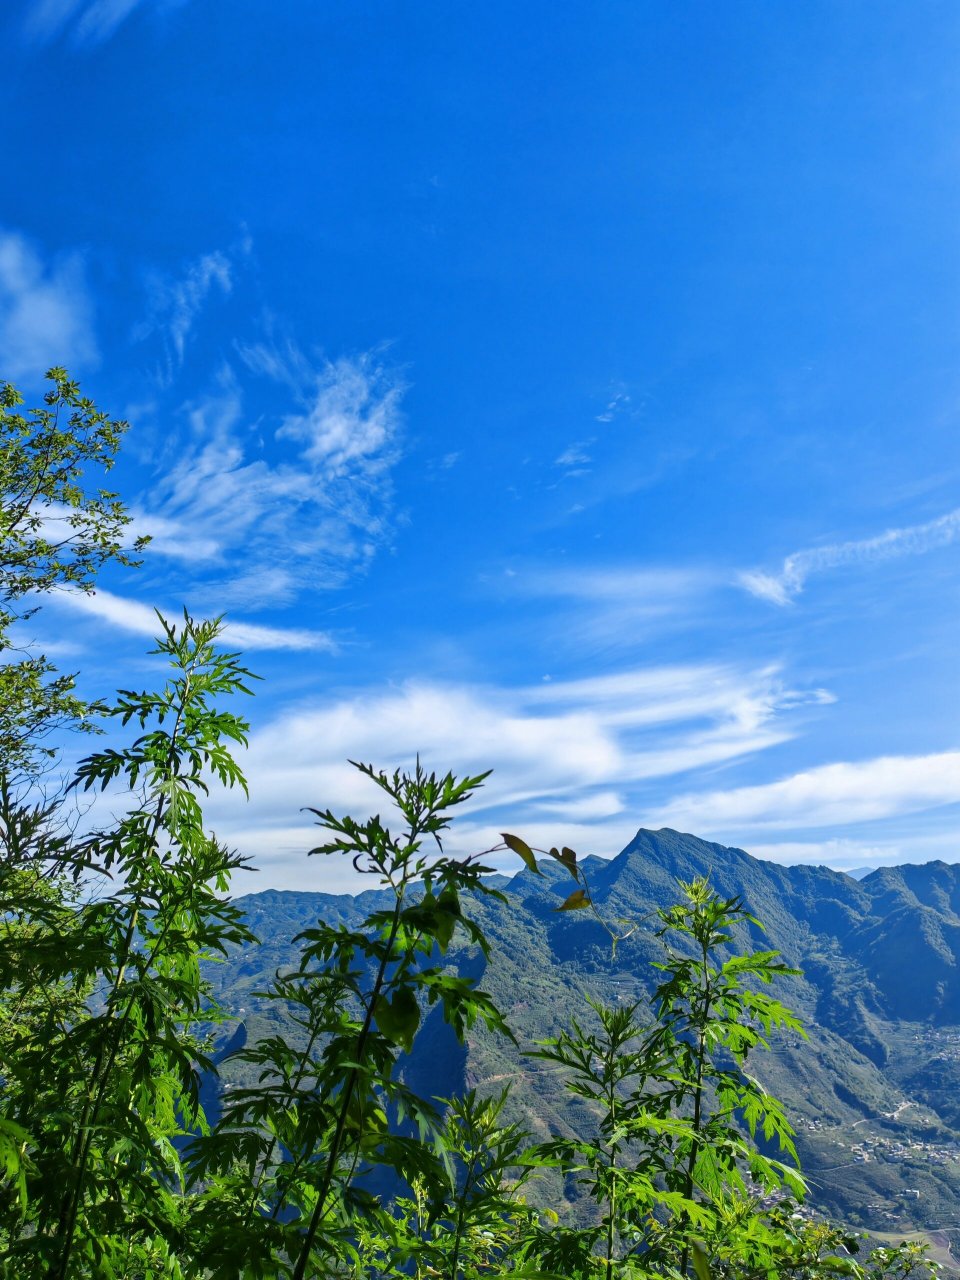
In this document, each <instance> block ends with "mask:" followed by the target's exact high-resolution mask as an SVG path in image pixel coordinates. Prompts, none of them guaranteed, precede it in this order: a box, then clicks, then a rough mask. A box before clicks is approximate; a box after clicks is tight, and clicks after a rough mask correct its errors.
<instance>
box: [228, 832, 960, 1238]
mask: <svg viewBox="0 0 960 1280" xmlns="http://www.w3.org/2000/svg"><path fill="white" fill-rule="evenodd" d="M582 866H583V868H584V871H585V873H586V876H587V879H588V881H589V885H590V893H591V897H592V899H593V902H594V903H595V905H596V906H597V908H598V910H599V911H600V913H601V914H602V915H603V916H604V917H605V918H606V919H608V920H612V921H617V920H619V921H625V922H627V923H626V924H624V925H623V931H624V933H625V934H628V936H625V937H624V938H623V939H622V940H621V941H620V943H619V945H618V946H617V947H616V948H615V949H613V948H612V947H611V940H610V936H609V934H608V933H607V932H606V931H605V930H604V928H603V926H602V924H601V923H600V922H599V921H598V920H596V919H595V918H594V917H592V916H591V915H590V914H589V913H587V912H563V913H558V911H557V907H558V906H559V904H560V903H561V902H562V901H563V899H564V898H565V897H566V896H567V894H568V893H569V890H570V880H569V878H568V876H567V873H566V871H565V870H564V869H563V868H562V867H558V866H557V865H556V864H553V863H549V864H541V870H542V874H541V875H535V874H534V873H533V872H532V871H530V870H528V869H526V868H523V869H521V870H520V871H519V872H518V874H516V875H515V876H513V877H512V878H507V877H498V878H497V879H496V884H497V886H498V887H500V888H501V889H502V891H503V893H504V895H505V897H506V902H505V903H499V902H496V901H492V900H490V899H482V900H478V901H477V902H476V904H474V905H475V909H474V910H473V911H472V913H473V914H474V916H475V918H476V919H477V920H478V922H479V923H480V924H481V926H482V927H483V929H484V931H485V932H486V934H487V936H488V938H489V940H490V942H491V946H492V952H491V957H490V960H489V962H485V961H484V959H483V956H482V954H481V953H480V952H479V951H478V950H477V949H476V948H468V947H467V946H466V945H462V946H461V947H460V948H459V949H456V948H455V949H454V951H453V953H452V960H453V963H455V964H457V966H458V967H459V968H460V969H461V971H464V972H469V973H471V974H472V975H474V976H476V977H477V978H478V979H479V983H480V985H481V986H482V987H483V989H484V990H486V991H487V992H489V994H490V995H491V996H492V997H493V998H494V999H495V1000H496V1001H497V1003H498V1004H499V1006H500V1008H501V1009H502V1010H503V1012H504V1013H505V1014H506V1016H507V1020H508V1022H509V1023H510V1025H511V1027H512V1028H513V1030H514V1032H515V1034H516V1037H517V1040H518V1041H519V1044H520V1049H519V1050H518V1049H517V1048H516V1047H515V1046H513V1045H511V1044H510V1043H509V1042H508V1041H505V1040H504V1039H503V1038H498V1037H494V1036H493V1035H492V1034H490V1033H488V1032H486V1031H482V1030H480V1031H472V1032H471V1033H470V1036H469V1039H468V1042H467V1044H466V1046H465V1047H460V1046H458V1045H457V1044H456V1043H455V1042H454V1040H453V1037H452V1034H451V1033H450V1030H449V1028H448V1027H447V1026H446V1025H445V1024H444V1023H443V1021H442V1018H441V1016H440V1013H439V1010H434V1011H432V1012H431V1013H430V1014H429V1015H428V1016H427V1017H426V1018H425V1020H424V1024H423V1027H422V1029H421V1032H420V1035H419V1037H418V1040H417V1046H416V1048H415V1051H414V1054H413V1055H412V1057H411V1058H410V1059H409V1060H408V1061H407V1062H406V1063H405V1065H404V1068H403V1069H404V1073H405V1075H406V1077H407V1079H408V1081H409V1083H410V1084H412V1085H413V1086H414V1087H415V1088H417V1089H418V1090H420V1091H421V1092H422V1093H424V1094H425V1095H427V1096H438V1097H446V1096H450V1095H452V1094H454V1093H457V1092H459V1091H462V1090H463V1089H465V1088H470V1087H474V1086H475V1087H477V1088H478V1089H480V1090H481V1091H484V1090H486V1091H492V1090H499V1089H502V1088H503V1087H504V1085H505V1084H507V1083H509V1084H510V1085H511V1095H510V1104H509V1106H510V1111H511V1114H513V1115H516V1116H520V1117H521V1118H522V1119H523V1120H524V1122H525V1124H526V1125H527V1127H528V1129H529V1130H530V1132H531V1134H532V1135H533V1137H534V1138H535V1139H538V1140H539V1139H545V1138H547V1137H549V1136H551V1135H552V1134H557V1133H569V1132H575V1131H577V1130H578V1128H580V1129H582V1126H584V1125H590V1124H591V1123H592V1117H591V1116H590V1114H589V1111H588V1110H587V1109H586V1108H585V1105H584V1104H583V1102H582V1101H580V1100H579V1099H577V1098H575V1097H573V1096H571V1095H570V1094H569V1093H567V1092H566V1091H565V1090H564V1088H563V1083H562V1080H561V1079H559V1078H558V1077H557V1076H556V1075H555V1074H554V1073H552V1072H551V1071H549V1070H546V1069H545V1068H544V1067H543V1065H542V1064H540V1063H536V1062H533V1061H531V1060H529V1059H525V1058H524V1056H523V1053H522V1050H523V1049H524V1048H529V1047H532V1046H533V1044H534V1042H535V1041H537V1040H539V1039H542V1038H544V1037H546V1036H551V1035H555V1034H557V1033H558V1032H559V1031H560V1029H561V1028H562V1027H563V1026H564V1025H566V1024H567V1023H568V1021H569V1019H570V1017H571V1016H575V1017H577V1018H579V1019H581V1020H584V1019H588V1018H589V1014H590V1011H589V1008H588V1006H587V1005H586V999H585V997H586V996H587V995H590V996H592V997H596V998H600V999H602V1000H605V1001H608V1002H610V1001H623V1000H629V1001H635V1000H639V1001H641V1002H643V1001H646V1000H647V998H648V997H649V994H650V992H651V991H652V990H653V988H654V986H655V985H656V982H657V980H658V971H657V970H656V969H655V968H653V964H654V963H655V962H656V961H657V960H658V959H660V958H661V957H662V943H661V942H660V940H659V939H658V938H657V936H656V934H655V928H656V925H657V924H658V920H657V918H656V909H657V908H659V907H668V906H670V905H672V904H673V903H674V902H675V901H676V900H677V897H678V884H677V882H678V881H690V880H692V879H694V878H695V877H698V876H704V875H705V876H708V877H709V879H710V883H711V885H712V886H713V887H714V888H715V889H716V890H717V891H718V892H719V893H721V894H722V895H724V896H725V897H733V896H737V897H739V898H741V899H742V900H743V902H744V904H745V905H746V907H747V908H748V909H749V911H750V912H751V913H752V914H753V915H754V916H756V917H757V918H758V919H759V920H761V921H762V922H763V925H764V926H765V931H762V930H760V929H759V928H757V927H756V926H752V925H751V926H748V928H747V929H746V930H745V931H744V933H743V936H742V937H740V938H738V939H737V944H738V945H737V949H738V950H745V949H747V948H751V949H757V948H762V949H768V948H771V947H775V948H776V949H777V950H779V951H780V952H781V953H782V955H783V957H784V959H785V960H786V961H788V962H789V964H790V965H792V966H794V967H796V968H798V969H801V970H802V971H803V972H802V976H801V977H794V978H787V979H784V980H783V981H782V983H781V989H780V991H779V992H778V993H777V994H778V996H779V998H780V999H781V1000H782V1001H783V1002H784V1003H786V1004H788V1005H789V1006H791V1007H792V1008H793V1009H794V1010H795V1011H796V1012H797V1013H799V1014H800V1016H801V1017H802V1019H803V1021H804V1024H805V1027H806V1030H807V1032H808V1036H809V1039H802V1038H801V1037H799V1036H797V1035H796V1034H791V1035H789V1036H787V1037H785V1038H782V1039H780V1040H776V1041H774V1042H773V1045H772V1049H771V1052H769V1053H765V1054H761V1055H760V1056H758V1057H757V1058H756V1059H755V1060H753V1059H751V1064H750V1070H751V1071H752V1072H753V1073H754V1074H756V1075H757V1076H758V1077H760V1078H761V1079H762V1080H763V1081H764V1083H765V1084H766V1085H767V1086H768V1087H769V1088H770V1089H771V1090H772V1091H773V1092H775V1093H776V1094H777V1095H778V1096H779V1097H781V1098H782V1099H783V1101H784V1102H785V1104H786V1106H787V1112H788V1115H790V1116H791V1118H792V1120H793V1123H794V1124H795V1126H796V1128H797V1130H798V1142H797V1145H798V1150H799V1153H800V1157H801V1161H802V1167H803V1171H804V1174H805V1176H806V1177H807V1179H808V1181H809V1183H810V1187H811V1192H810V1203H811V1205H812V1206H813V1207H814V1208H815V1209H816V1210H818V1211H821V1212H824V1213H826V1214H828V1215H830V1216H832V1217H834V1218H837V1219H841V1220H843V1221H845V1222H847V1223H848V1224H851V1225H855V1226H862V1227H870V1228H871V1229H875V1230H887V1231H898V1232H901V1231H907V1230H911V1229H924V1230H927V1231H930V1230H937V1231H943V1230H947V1231H950V1230H951V1228H952V1227H954V1226H957V1227H958V1228H960V1088H958V1085H960V866H955V865H951V864H947V863H943V862H932V863H927V864H926V865H922V866H916V865H906V866H899V867H881V868H879V869H876V870H874V871H871V872H870V873H869V874H867V875H866V876H864V877H863V878H862V879H860V880H855V879H853V878H852V877H851V876H848V875H845V874H843V873H841V872H837V871H832V870H830V869H829V868H827V867H813V866H795V867H787V866H782V865H779V864H776V863H771V862H763V861H760V860H759V859H756V858H754V857H751V856H750V854H748V853H746V852H744V851H743V850H742V849H735V848H727V847H725V846H723V845H719V844H713V843H710V842H708V841H705V840H700V839H697V838H696V837H694V836H690V835H684V834H681V833H679V832H676V831H672V830H661V831H647V830H641V831H638V832H637V835H636V836H635V837H634V839H633V840H632V841H631V842H630V844H629V845H628V846H627V847H626V848H625V849H624V850H623V852H622V853H620V854H619V855H618V856H617V857H616V858H613V859H610V860H606V859H602V858H596V857H589V858H586V859H585V860H584V861H583V862H582ZM240 901H241V904H242V905H243V907H244V909H245V914H246V916H247V919H248V921H249V923H250V924H251V926H252V927H253V929H254V930H255V932H256V933H257V935H258V936H259V937H260V938H261V939H263V942H262V945H261V946H260V947H259V948H249V947H248V948H245V949H243V950H242V951H238V952H236V953H234V954H232V955H230V956H229V957H228V958H227V960H226V961H224V962H223V963H221V964H218V965H214V966H211V967H210V971H209V976H210V979H211V981H212V983H213V986H214V989H215V992H216V994H217V995H218V996H219V997H220V999H221V1000H222V1001H223V1002H224V1003H225V1004H226V1005H227V1006H228V1007H229V1008H230V1009H231V1010H232V1011H233V1012H234V1013H235V1014H236V1015H237V1017H238V1019H239V1025H236V1026H234V1027H233V1028H232V1030H231V1032H230V1036H231V1039H230V1044H229V1045H224V1050H226V1049H227V1048H229V1047H236V1046H237V1045H238V1044H240V1043H242V1042H243V1041H244V1040H245V1039H246V1038H247V1037H249V1036H253V1037H259V1036H260V1035H263V1034H265V1033H266V1032H267V1031H276V1030H277V1029H278V1027H282V1028H285V1034H289V1036H290V1038H291V1039H295V1038H296V1028H295V1027H293V1026H292V1025H289V1024H286V1022H285V1013H284V1010H283V1008H282V1007H281V1006H278V1005H276V1004H271V1003H269V1002H265V1001H262V1000H260V999H258V998H257V997H256V996H255V995H254V993H255V992H256V991H258V990H263V988H264V987H265V986H267V985H268V983H269V981H270V978H271V977H272V975H273V973H274V972H275V971H276V970H278V969H280V970H283V969H287V968H290V967H292V966H293V964H294V962H295V958H296V954H297V952H296V947H295V946H294V944H293V942H292V939H293V938H294V937H295V935H296V934H297V933H299V932H300V931H301V930H303V929H305V928H308V927H310V925H311V924H313V923H314V922H315V921H316V920H317V918H320V917H322V918H324V919H326V920H328V921H331V922H333V921H342V922H343V923H345V924H348V925H351V926H353V925H358V924H359V923H360V922H361V921H362V920H363V919H364V917H365V916H366V915H367V914H368V913H369V912H370V911H371V910H374V909H377V908H379V907H382V906H384V905H386V904H387V903H388V902H389V901H392V899H391V898H390V897H389V896H388V895H387V894H385V893H384V892H383V891H379V890H372V891H367V892H363V893H359V894H357V895H347V894H339V895H334V894H325V893H319V892H306V891H304V892H289V891H288V892H281V891H272V890H271V891H267V892H263V893H258V894H252V895H249V896H247V897H244V898H242V899H241V900H240ZM631 930H632V931H631ZM222 1057H223V1058H224V1061H223V1065H222V1073H223V1079H224V1081H225V1082H226V1083H227V1085H228V1086H229V1084H230V1083H231V1082H237V1081H239V1080H242V1078H243V1077H242V1070H241V1069H240V1068H238V1067H237V1066H236V1065H235V1064H231V1062H230V1060H229V1057H228V1056H227V1055H226V1053H225V1052H224V1053H223V1054H222ZM551 1195H552V1196H556V1195H559V1196H561V1197H562V1198H563V1199H564V1200H565V1201H566V1202H567V1207H568V1209H569V1210H570V1211H571V1212H572V1213H574V1214H576V1213H578V1212H586V1206H585V1205H583V1204H581V1203H580V1202H579V1198H578V1188H577V1187H576V1186H575V1185H571V1186H565V1187H562V1188H560V1187H555V1188H551ZM553 1203H556V1201H555V1200H554V1201H553Z"/></svg>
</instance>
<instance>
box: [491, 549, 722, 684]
mask: <svg viewBox="0 0 960 1280" xmlns="http://www.w3.org/2000/svg"><path fill="white" fill-rule="evenodd" d="M484 583H485V586H486V587H487V589H492V590H497V591H501V592H502V591H506V592H509V593H510V595H511V597H513V598H514V599H515V600H516V601H517V602H518V605H520V606H521V607H523V608H526V607H527V606H529V605H535V606H536V611H537V613H536V621H535V625H536V626H537V628H538V629H539V630H540V631H541V632H542V630H543V627H544V625H545V609H546V608H547V607H549V606H552V607H553V609H554V610H555V616H554V617H553V618H551V619H550V622H549V625H550V627H551V630H552V632H553V633H554V641H553V643H554V644H555V645H556V646H562V647H565V648H568V649H573V650H577V651H581V652H583V651H589V652H590V654H591V655H592V656H593V657H594V659H595V658H596V655H597V654H600V653H605V654H608V655H617V654H618V655H621V656H620V661H621V662H623V661H629V658H628V657H627V655H628V654H630V653H631V652H632V651H636V650H638V649H639V648H640V647H641V646H643V645H645V644H647V643H648V642H649V640H650V637H651V636H652V635H654V634H660V633H663V632H669V631H672V630H676V629H678V628H682V627H684V626H687V625H689V624H690V623H691V622H692V621H694V620H695V619H701V618H702V617H703V616H704V614H705V612H706V611H708V610H709V609H710V608H711V607H712V604H713V603H714V601H713V597H714V596H715V595H716V593H717V592H718V591H719V590H720V589H722V588H723V586H724V581H723V578H722V577H721V576H720V575H718V574H716V573H714V572H713V571H711V570H708V569H697V568H694V569H673V568H662V567H659V568H658V567H654V568H642V569H637V568H632V567H617V568H604V567H596V566H595V567H589V566H583V565H579V566H578V565H571V566H569V567H564V568H556V567H554V566H552V565H551V566H547V565H544V564H542V563H531V564H518V565H516V566H515V567H513V568H510V569H507V570H505V571H504V572H503V574H502V576H498V577H497V578H486V579H485V580H484Z"/></svg>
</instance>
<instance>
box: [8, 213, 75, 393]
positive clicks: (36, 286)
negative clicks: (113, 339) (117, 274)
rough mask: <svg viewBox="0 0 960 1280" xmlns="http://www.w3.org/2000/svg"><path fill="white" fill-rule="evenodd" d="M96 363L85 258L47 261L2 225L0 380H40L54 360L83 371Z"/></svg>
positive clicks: (23, 239)
mask: <svg viewBox="0 0 960 1280" xmlns="http://www.w3.org/2000/svg"><path fill="white" fill-rule="evenodd" d="M97 362H98V353H97V343H96V339H95V337H94V321H93V303H92V300H91V297H90V292H89V290H88V288H87V282H86V277H85V272H84V265H83V259H82V257H81V256H80V255H79V254H76V253H73V254H63V255H58V256H56V257H54V258H52V259H51V260H50V261H45V260H44V258H43V256H42V255H41V253H40V252H39V250H38V249H37V248H36V247H35V246H34V245H33V244H32V243H31V242H30V241H29V240H27V239H26V238H25V237H24V236H22V235H19V234H18V233H17V232H14V231H4V230H2V229H0V379H6V380H9V381H16V380H18V379H21V378H24V377H32V378H38V377H40V376H41V375H42V374H43V373H45V372H46V370H47V369H48V368H50V366H51V365H55V364H62V365H66V366H67V367H68V368H69V369H70V371H71V372H74V371H81V372H82V371H84V370H86V369H89V368H90V367H91V366H93V365H95V364H96V363H97Z"/></svg>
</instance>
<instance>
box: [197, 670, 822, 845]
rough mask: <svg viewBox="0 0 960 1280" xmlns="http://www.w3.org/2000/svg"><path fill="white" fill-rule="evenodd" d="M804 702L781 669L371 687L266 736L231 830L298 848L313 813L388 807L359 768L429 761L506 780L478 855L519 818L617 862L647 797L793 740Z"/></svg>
mask: <svg viewBox="0 0 960 1280" xmlns="http://www.w3.org/2000/svg"><path fill="white" fill-rule="evenodd" d="M812 696H813V697H814V698H817V697H818V696H819V695H817V694H814V695H812ZM798 700H799V696H798V695H797V694H796V693H795V692H794V691H791V690H789V689H786V688H785V687H784V686H783V684H782V681H781V679H780V677H779V675H778V673H777V672H776V671H775V670H772V669H769V668H767V669H763V670H760V671H749V670H737V669H734V668H730V667H721V666H700V667H695V666H691V667H680V666H677V667H661V668H652V669H646V670H638V671H629V672H624V673H621V674H619V675H616V676H610V677H598V678H597V679H594V680H588V681H575V682H562V681H555V682H551V683H550V684H549V685H546V686H540V685H538V686H535V687H533V688H520V689H503V688H492V687H486V686H475V685H459V684H458V685H452V684H439V683H434V682H429V681H423V680H416V681H410V682H408V683H406V684H403V685H401V686H399V687H394V688H388V689H381V690H376V691H369V690H368V691H364V692H361V693H357V694H356V695H355V696H353V697H345V698H340V699H337V700H335V701H331V702H328V703H325V704H321V705H314V706H312V707H306V708H304V707H299V708H297V709H296V710H294V711H291V712H289V713H286V714H283V715H281V716H280V717H278V718H277V719H276V720H274V721H273V722H272V723H271V724H269V725H267V726H265V727H264V728H262V729H260V730H258V731H257V732H256V733H255V734H254V735H253V737H252V739H251V744H250V750H249V752H248V753H247V755H246V757H245V761H244V768H245V771H246V772H247V774H248V777H249V778H250V780H251V793H252V797H253V798H252V801H251V805H250V806H249V808H248V809H247V810H246V811H245V812H244V814H243V815H242V818H241V819H240V820H239V825H238V819H237V817H236V815H234V816H231V812H230V810H229V807H227V806H224V809H223V813H222V815H219V814H218V815H217V826H218V829H221V828H222V829H223V831H224V833H225V834H229V835H230V837H231V839H233V840H235V841H237V842H239V843H240V844H241V845H243V843H244V841H246V840H247V839H248V837H251V833H253V835H252V837H251V838H253V839H254V840H257V839H259V837H257V836H256V832H258V831H259V832H267V831H272V832H273V833H274V835H275V838H276V840H277V841H279V843H281V844H283V845H284V847H290V846H292V843H294V842H295V841H294V837H293V835H292V832H294V831H295V830H299V829H300V828H301V827H302V819H300V818H298V816H297V814H298V810H299V808H300V806H302V805H317V806H319V807H325V806H327V805H330V806H332V807H333V808H335V809H337V808H342V809H348V810H353V809H360V810H361V811H363V810H365V809H366V808H367V807H369V806H370V805H374V806H375V805H376V804H377V799H376V794H373V793H371V790H370V784H369V782H367V781H365V780H364V778H363V777H362V776H361V775H359V774H358V773H357V772H356V770H355V769H353V768H352V767H351V766H350V765H349V764H348V763H347V761H348V759H359V760H369V761H372V762H374V763H376V764H378V765H383V766H384V767H388V768H393V767H395V766H398V765H399V766H405V767H407V766H410V765H412V764H413V762H414V759H415V757H416V755H417V753H419V754H420V756H421V758H422V759H423V761H424V763H425V764H426V765H427V766H428V767H430V768H434V767H435V768H443V769H446V768H453V769H454V770H455V771H456V772H458V773H460V774H463V773H474V772H476V773H479V772H482V771H484V770H486V769H489V768H493V769H494V770H495V772H494V775H493V777H492V778H491V779H490V781H489V783H488V784H487V785H486V787H484V789H483V790H482V792H481V793H480V796H479V797H478V799H477V801H475V802H474V804H473V806H472V813H473V814H475V815H484V814H488V815H491V816H490V817H489V819H487V820H484V821H481V822H477V821H476V819H474V820H472V821H471V822H468V823H467V824H465V825H463V829H462V833H461V836H462V839H463V840H464V841H466V842H467V843H468V844H469V843H470V842H471V841H473V840H476V839H484V838H485V834H484V833H485V832H486V831H487V828H488V827H489V829H490V830H493V829H494V826H495V824H496V823H497V822H498V821H501V819H500V818H499V817H495V816H493V815H494V814H498V813H500V812H505V811H507V810H509V812H510V815H511V817H510V821H513V822H516V823H522V824H523V829H524V831H525V832H526V831H527V830H529V831H533V832H535V833H538V834H539V835H542V836H544V837H545V838H546V837H547V836H548V833H549V832H550V831H552V833H553V835H552V838H551V842H554V843H555V842H556V840H557V839H558V838H559V836H560V835H562V836H563V838H564V839H566V838H567V836H568V835H570V836H571V838H572V836H573V834H576V835H577V836H578V838H580V837H582V838H583V840H584V841H585V842H586V843H585V845H584V847H585V848H592V850H593V851H597V852H604V853H615V852H617V851H618V849H619V848H620V847H621V846H622V844H623V843H625V842H626V840H627V839H629V838H630V836H631V835H632V833H633V830H635V828H636V826H637V821H636V818H637V815H638V813H639V805H638V803H637V801H636V798H635V797H636V792H637V788H638V787H640V786H642V785H643V784H644V783H648V782H650V781H651V780H654V779H660V778H666V777H670V776H674V775H678V774H682V773H684V772H686V771H688V770H691V769H696V768H699V767H703V766H706V765H709V766H717V765H720V764H722V763H724V762H727V761H731V760H734V759H738V758H742V757H744V756H746V755H748V754H752V753H756V752H759V751H762V750H764V749H765V748H767V747H770V746H772V745H774V744H775V743H779V742H782V741H783V740H784V739H785V738H787V737H789V736H790V734H791V729H790V727H789V725H788V724H787V723H784V722H783V721H784V719H785V716H787V718H788V713H784V711H783V706H784V704H785V703H786V704H788V705H793V706H795V705H796V703H797V701H798ZM503 820H504V821H505V820H506V819H503ZM231 823H232V824H234V825H233V827H232V828H231V826H230V824H231ZM461 825H462V824H461ZM458 839H461V837H458ZM568 842H569V841H568ZM601 842H602V843H601ZM267 843H268V842H267V841H266V839H265V838H264V840H263V841H262V842H261V845H260V847H266V844H267ZM308 847H309V846H308ZM251 848H252V846H251Z"/></svg>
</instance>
